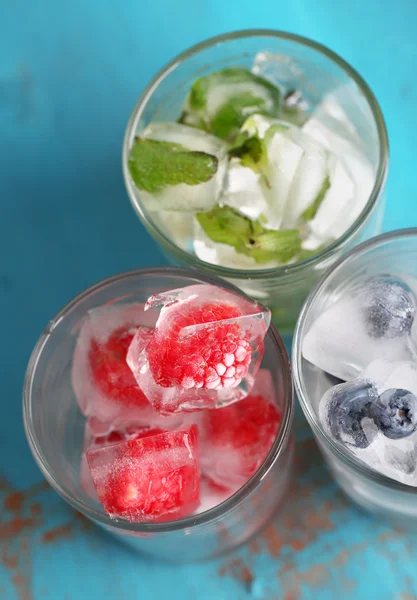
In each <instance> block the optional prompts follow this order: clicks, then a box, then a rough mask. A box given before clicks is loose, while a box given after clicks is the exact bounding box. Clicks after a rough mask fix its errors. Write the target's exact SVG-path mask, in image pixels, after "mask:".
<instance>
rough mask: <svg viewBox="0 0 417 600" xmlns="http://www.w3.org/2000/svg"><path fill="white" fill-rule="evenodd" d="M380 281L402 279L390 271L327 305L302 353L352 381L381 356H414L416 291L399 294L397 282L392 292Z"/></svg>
mask: <svg viewBox="0 0 417 600" xmlns="http://www.w3.org/2000/svg"><path fill="white" fill-rule="evenodd" d="M375 281H376V282H378V281H388V282H390V281H394V282H398V281H400V280H399V279H397V278H391V277H389V276H387V275H381V276H378V277H375V278H372V279H370V280H368V282H365V283H364V284H362V286H361V288H360V289H355V290H353V291H352V292H350V293H348V294H346V295H345V296H342V297H341V298H339V299H338V300H336V301H335V302H334V304H332V305H330V306H329V307H328V308H326V309H325V310H324V311H323V312H322V313H321V314H320V315H319V316H318V318H317V319H316V320H315V321H314V322H313V323H312V325H311V327H310V329H309V330H308V332H307V333H306V335H305V337H304V340H303V343H302V353H303V356H304V358H305V359H306V360H308V361H309V362H311V363H312V364H314V365H315V366H317V367H319V368H320V369H322V370H323V371H326V372H327V373H330V374H332V375H334V376H335V377H339V378H340V379H342V380H344V381H347V380H349V379H353V378H355V377H357V376H358V375H359V374H360V373H361V372H362V371H363V370H364V369H365V368H366V367H367V365H369V363H371V362H372V361H374V360H376V359H381V360H390V361H403V360H409V359H410V358H411V356H412V352H411V350H410V342H409V335H408V333H409V328H410V327H411V322H412V319H413V318H414V312H415V299H414V297H413V295H412V293H411V291H410V292H409V293H408V292H407V291H404V293H403V292H400V293H399V294H397V293H395V289H397V288H396V287H395V286H394V288H395V289H394V288H392V293H389V292H388V291H387V290H386V289H385V288H384V286H382V287H380V286H375V285H374V283H373V282H375ZM400 283H401V281H400ZM384 285H385V284H384ZM401 285H402V284H401ZM401 285H400V288H399V289H402V288H401ZM405 285H406V284H405ZM407 287H408V286H407ZM384 290H385V291H384ZM404 294H405V295H404ZM404 298H408V300H409V303H410V306H409V310H408V309H407V310H405V308H404V301H405V300H404ZM407 306H408V305H407ZM409 311H411V313H410V312H409ZM410 315H411V321H410ZM406 324H407V326H406ZM403 326H404V327H403ZM376 327H378V328H379V329H378V331H376V329H375V328H376ZM390 331H391V332H392V333H389V332H390Z"/></svg>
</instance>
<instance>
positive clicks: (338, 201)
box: [308, 155, 356, 242]
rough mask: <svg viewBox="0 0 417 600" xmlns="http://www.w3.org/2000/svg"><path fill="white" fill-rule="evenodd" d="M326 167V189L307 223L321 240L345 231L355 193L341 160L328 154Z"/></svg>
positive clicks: (327, 239) (331, 237)
mask: <svg viewBox="0 0 417 600" xmlns="http://www.w3.org/2000/svg"><path fill="white" fill-rule="evenodd" d="M328 169H329V175H328V177H329V186H328V189H327V191H326V193H325V195H324V198H323V199H322V201H321V203H320V206H319V207H318V210H317V212H316V214H315V216H314V218H313V219H312V220H311V221H310V222H309V224H308V228H309V230H310V231H311V233H312V234H313V235H314V236H315V237H316V238H317V239H319V240H321V241H322V242H328V241H330V240H331V239H336V238H338V237H339V236H340V235H342V234H343V233H344V232H345V231H346V229H347V226H346V223H347V220H348V219H349V216H350V214H351V211H352V203H353V202H354V200H355V194H356V188H355V184H354V182H353V181H352V178H351V176H350V174H349V173H348V171H347V170H346V168H345V166H344V165H343V163H342V162H341V160H339V159H338V158H336V157H335V156H334V155H332V156H330V157H329V160H328Z"/></svg>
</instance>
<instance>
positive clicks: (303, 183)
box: [283, 134, 329, 229]
mask: <svg viewBox="0 0 417 600" xmlns="http://www.w3.org/2000/svg"><path fill="white" fill-rule="evenodd" d="M297 143H298V144H299V145H300V146H301V147H302V148H303V149H304V154H303V157H302V159H301V161H300V164H299V165H298V168H297V171H296V173H295V176H294V179H293V182H292V185H291V189H290V192H289V197H288V202H287V205H286V207H285V214H284V220H283V227H285V228H289V229H291V228H292V227H294V226H295V225H296V224H297V221H298V220H299V218H300V217H301V215H302V214H303V212H304V211H305V210H306V209H307V208H309V207H310V206H311V205H312V204H313V203H314V201H315V199H316V198H317V196H318V195H319V194H320V192H321V191H322V188H323V185H324V184H325V181H326V179H327V177H328V176H329V153H328V152H326V151H325V150H324V149H323V147H322V146H320V145H319V144H317V143H316V142H314V141H313V140H310V139H309V138H308V136H306V135H303V134H301V135H297Z"/></svg>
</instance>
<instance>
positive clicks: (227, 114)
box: [210, 92, 268, 140]
mask: <svg viewBox="0 0 417 600" xmlns="http://www.w3.org/2000/svg"><path fill="white" fill-rule="evenodd" d="M254 113H257V114H267V113H268V111H267V108H266V102H265V99H264V98H258V97H256V96H254V95H253V94H252V93H251V92H242V93H241V94H239V95H236V96H233V97H232V98H230V99H229V100H228V101H227V102H226V103H225V104H223V106H221V107H220V108H219V110H218V111H217V113H216V114H215V115H214V116H213V117H212V118H211V120H210V131H211V133H213V134H214V135H217V137H219V138H221V139H222V140H234V139H235V138H236V136H237V135H238V133H239V130H240V128H241V127H242V125H243V123H244V122H245V121H246V117H247V116H248V115H250V114H254Z"/></svg>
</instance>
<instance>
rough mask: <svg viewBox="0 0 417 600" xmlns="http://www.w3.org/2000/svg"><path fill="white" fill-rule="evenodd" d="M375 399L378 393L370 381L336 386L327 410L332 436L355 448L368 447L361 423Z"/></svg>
mask: <svg viewBox="0 0 417 600" xmlns="http://www.w3.org/2000/svg"><path fill="white" fill-rule="evenodd" d="M377 399H378V391H377V389H376V387H375V386H374V384H373V383H372V382H370V381H366V380H359V381H352V382H349V383H344V384H342V385H339V386H337V387H336V388H335V389H334V392H333V394H332V396H331V398H330V401H329V404H328V408H327V411H328V412H327V417H328V422H329V426H330V431H331V433H332V434H333V436H334V437H335V438H336V439H338V440H340V441H342V442H345V443H348V444H351V445H353V446H356V447H357V448H366V447H367V446H369V442H368V440H367V438H366V435H365V433H364V431H363V429H362V425H361V422H362V419H364V418H365V417H368V416H369V410H370V407H371V405H372V403H373V402H375V401H376V400H377Z"/></svg>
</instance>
